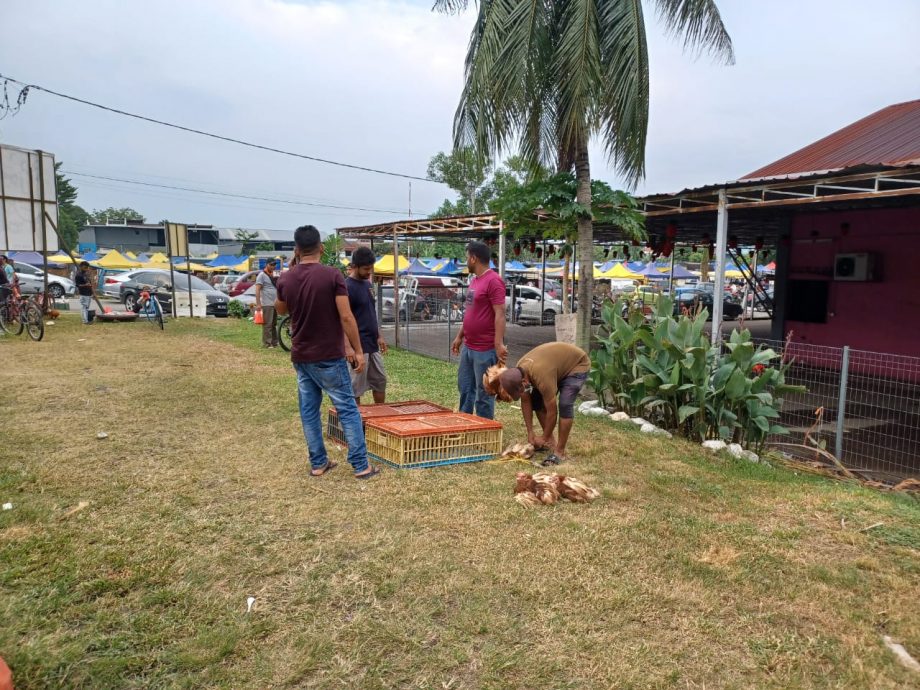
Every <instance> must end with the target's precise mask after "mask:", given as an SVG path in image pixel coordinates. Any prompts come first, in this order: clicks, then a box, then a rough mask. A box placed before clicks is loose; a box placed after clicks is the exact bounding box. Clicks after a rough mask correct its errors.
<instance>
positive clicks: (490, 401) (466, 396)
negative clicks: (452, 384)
mask: <svg viewBox="0 0 920 690" xmlns="http://www.w3.org/2000/svg"><path fill="white" fill-rule="evenodd" d="M496 362H498V357H497V356H496V355H495V350H486V351H485V352H479V351H478V350H471V349H469V348H468V347H467V346H466V345H464V346H463V347H462V348H460V371H458V372H457V388H459V389H460V411H461V412H466V413H467V414H473V408H474V407H475V409H476V416H477V417H482V418H484V419H493V418H494V417H495V398H493V397H492V396H491V395H489V394H488V393H486V391H485V389H484V388H483V387H482V375H483V374H485V373H486V369H488V368H489V367H491V366H492V365H493V364H495V363H496Z"/></svg>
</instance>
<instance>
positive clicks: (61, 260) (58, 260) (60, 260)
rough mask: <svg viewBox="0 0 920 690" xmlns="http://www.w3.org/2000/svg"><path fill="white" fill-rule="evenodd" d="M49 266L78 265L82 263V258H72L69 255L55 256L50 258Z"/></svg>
mask: <svg viewBox="0 0 920 690" xmlns="http://www.w3.org/2000/svg"><path fill="white" fill-rule="evenodd" d="M48 263H49V264H78V263H80V257H79V256H78V257H76V258H72V257H69V256H67V254H63V253H62V254H55V255H54V256H49V257H48Z"/></svg>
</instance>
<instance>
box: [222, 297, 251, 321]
mask: <svg viewBox="0 0 920 690" xmlns="http://www.w3.org/2000/svg"><path fill="white" fill-rule="evenodd" d="M248 314H249V309H247V308H246V305H245V304H243V303H242V302H240V301H239V300H238V299H232V300H230V304H228V305H227V315H228V316H232V317H234V318H236V319H242V318H243V317H245V316H247V315H248Z"/></svg>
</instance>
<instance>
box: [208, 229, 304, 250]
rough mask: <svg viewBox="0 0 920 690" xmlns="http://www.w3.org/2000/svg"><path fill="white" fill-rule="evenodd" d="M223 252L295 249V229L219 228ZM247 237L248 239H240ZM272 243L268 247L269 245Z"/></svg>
mask: <svg viewBox="0 0 920 690" xmlns="http://www.w3.org/2000/svg"><path fill="white" fill-rule="evenodd" d="M217 233H218V237H219V242H220V249H219V250H218V251H220V253H221V254H244V253H245V254H249V253H253V252H257V251H273V252H287V253H289V254H290V253H291V252H293V251H294V231H293V229H292V230H254V229H252V228H217ZM241 237H246V239H240V238H241ZM269 244H270V245H271V249H270V250H269V249H268V246H267V245H269Z"/></svg>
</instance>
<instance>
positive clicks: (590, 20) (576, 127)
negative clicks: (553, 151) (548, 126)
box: [552, 0, 602, 148]
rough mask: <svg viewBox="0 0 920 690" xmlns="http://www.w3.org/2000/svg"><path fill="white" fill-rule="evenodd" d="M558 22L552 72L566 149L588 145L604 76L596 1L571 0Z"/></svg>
mask: <svg viewBox="0 0 920 690" xmlns="http://www.w3.org/2000/svg"><path fill="white" fill-rule="evenodd" d="M564 5H565V8H564V11H563V13H562V17H561V21H560V23H559V43H558V45H557V46H556V54H555V56H554V59H553V64H552V72H553V74H554V77H555V83H556V85H557V87H558V112H557V118H558V119H557V132H558V136H559V143H560V144H561V145H562V146H563V148H568V147H570V146H574V147H576V148H577V147H578V146H579V145H580V144H581V143H582V142H583V143H584V144H585V145H587V141H588V139H589V138H590V135H591V132H590V128H589V117H590V114H591V112H592V109H593V105H594V98H593V96H594V95H595V94H596V90H597V85H598V84H599V82H600V79H601V78H602V70H601V65H600V46H599V44H598V31H597V20H598V16H597V3H596V2H594V0H570V1H569V2H567V3H564Z"/></svg>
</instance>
